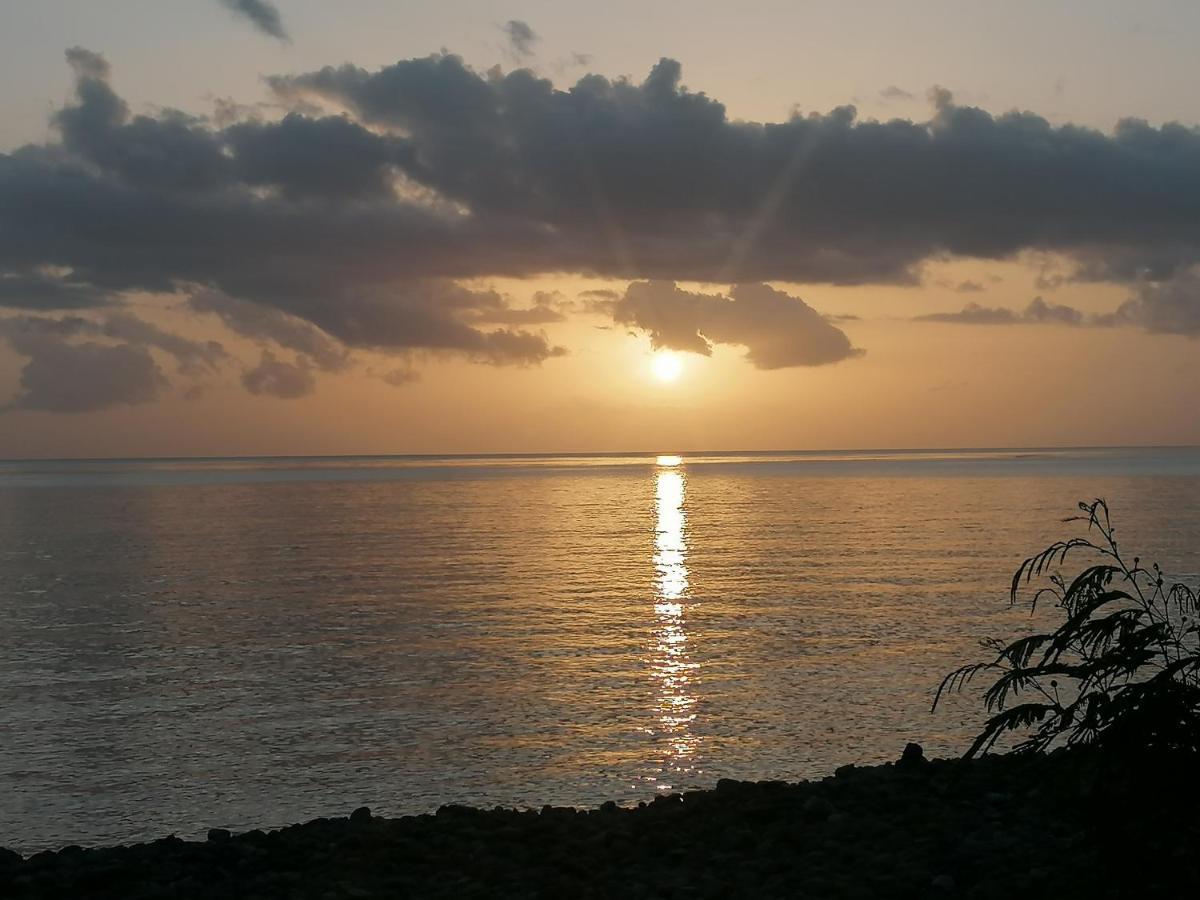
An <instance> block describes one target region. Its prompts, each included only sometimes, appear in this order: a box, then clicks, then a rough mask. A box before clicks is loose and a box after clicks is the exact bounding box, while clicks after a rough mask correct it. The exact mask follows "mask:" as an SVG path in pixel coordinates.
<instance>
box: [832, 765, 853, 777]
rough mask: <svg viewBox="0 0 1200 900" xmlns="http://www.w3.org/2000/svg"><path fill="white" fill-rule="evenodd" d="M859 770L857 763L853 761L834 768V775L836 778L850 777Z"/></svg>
mask: <svg viewBox="0 0 1200 900" xmlns="http://www.w3.org/2000/svg"><path fill="white" fill-rule="evenodd" d="M857 770H858V767H857V766H856V765H854V764H853V763H851V764H850V765H846V766H838V767H837V768H836V769H834V770H833V777H834V778H849V777H850V776H851V775H853V774H854V773H855V772H856V771H857Z"/></svg>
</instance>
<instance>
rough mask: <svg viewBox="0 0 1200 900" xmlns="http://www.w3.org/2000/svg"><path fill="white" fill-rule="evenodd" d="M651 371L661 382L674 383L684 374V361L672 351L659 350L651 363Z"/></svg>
mask: <svg viewBox="0 0 1200 900" xmlns="http://www.w3.org/2000/svg"><path fill="white" fill-rule="evenodd" d="M650 371H651V372H653V373H654V377H655V378H657V379H658V380H659V381H674V380H675V379H676V378H678V377H679V376H680V375H681V374H683V359H682V358H681V357H680V356H679V354H678V353H672V352H671V351H670V350H659V351H658V352H657V353H655V354H654V358H653V359H652V360H651V361H650Z"/></svg>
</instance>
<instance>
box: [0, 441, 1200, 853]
mask: <svg viewBox="0 0 1200 900" xmlns="http://www.w3.org/2000/svg"><path fill="white" fill-rule="evenodd" d="M1093 497H1104V498H1106V499H1107V500H1108V501H1109V504H1110V506H1111V507H1112V510H1113V516H1114V521H1115V523H1116V525H1117V535H1118V538H1120V539H1121V541H1122V544H1123V546H1124V547H1125V548H1126V549H1127V550H1129V552H1130V554H1131V555H1132V554H1133V553H1135V552H1136V553H1139V554H1140V555H1141V556H1142V558H1143V559H1144V560H1145V559H1157V560H1158V561H1159V562H1160V563H1161V564H1162V565H1163V567H1164V568H1165V569H1167V571H1168V574H1169V575H1171V576H1173V577H1175V578H1183V579H1189V580H1191V581H1193V582H1194V581H1195V579H1196V578H1197V574H1196V573H1197V571H1198V570H1200V540H1198V539H1200V450H1197V449H1191V448H1170V449H1105V450H1019V451H1013V450H984V451H902V452H858V453H753V454H682V455H680V456H658V455H654V454H623V455H605V456H587V455H574V456H477V457H369V458H368V457H344V458H342V457H339V458H294V459H293V458H272V459H213V460H114V461H32V462H31V461H12V462H0V796H2V797H3V798H4V799H3V802H2V803H0V846H8V847H12V848H14V849H17V850H21V851H24V852H29V851H33V850H38V849H45V848H51V847H58V846H62V845H64V844H70V843H79V844H85V845H98V844H111V843H116V842H129V841H135V840H145V839H152V838H157V837H161V836H164V835H166V834H168V833H175V834H177V835H179V836H181V837H187V838H193V837H197V836H203V834H204V832H205V830H206V829H208V828H209V827H225V828H231V829H234V830H244V829H248V828H255V827H260V828H266V827H273V826H279V825H283V824H287V823H290V822H295V821H303V820H307V819H310V818H314V817H316V816H320V815H345V814H348V813H349V811H350V810H352V809H353V808H355V807H357V806H359V805H364V804H365V805H369V806H371V807H372V808H373V809H374V810H375V811H376V812H377V813H382V814H388V815H398V814H409V813H426V812H432V811H434V810H435V809H436V808H437V807H438V806H440V805H442V804H445V803H465V804H471V805H478V806H488V807H491V806H496V805H502V806H518V807H540V806H542V805H543V804H547V803H549V804H554V805H572V806H594V805H598V804H599V803H602V802H603V801H605V800H609V799H613V800H617V801H618V802H621V803H625V804H631V803H636V802H638V801H642V800H647V799H650V798H653V797H654V796H655V795H656V794H659V793H663V792H667V791H681V790H687V789H690V788H697V787H709V786H712V785H713V784H714V783H715V782H716V781H717V779H719V778H739V779H763V778H770V779H798V778H812V777H822V776H825V775H828V774H831V773H832V772H833V770H834V769H835V768H836V767H837V766H840V765H843V764H845V763H876V762H882V761H887V760H892V759H895V758H897V757H898V756H899V753H900V751H901V750H902V749H903V747H904V745H905V743H906V742H908V741H917V742H919V743H921V744H922V745H923V746H924V747H925V750H926V753H927V754H928V755H947V754H957V753H959V752H961V751H962V750H963V749H964V747H965V746H966V745H967V744H968V743H969V741H970V738H971V737H972V736H973V735H974V733H975V731H976V729H977V727H978V725H979V723H980V721H981V720H982V711H981V708H980V707H979V705H978V700H977V697H975V696H974V695H964V696H962V697H953V698H951V699H950V701H949V702H948V703H947V704H946V705H945V706H941V707H939V708H938V710H937V712H936V713H931V711H930V703H931V700H932V697H933V692H934V690H935V689H936V687H937V685H938V683H939V681H940V680H941V677H942V676H943V675H944V674H945V673H946V672H947V671H948V670H949V669H951V668H953V667H955V666H957V665H959V664H960V663H962V662H966V661H971V660H975V659H979V658H980V657H981V652H982V651H981V650H980V648H979V642H980V640H981V639H983V638H986V637H989V636H998V637H1005V636H1009V635H1014V634H1016V633H1018V632H1020V631H1021V630H1023V629H1029V628H1031V627H1033V626H1034V625H1035V624H1036V622H1035V621H1034V620H1031V618H1030V615H1029V613H1028V610H1027V609H1022V608H1017V609H1014V608H1010V605H1009V601H1008V586H1009V581H1010V579H1011V576H1012V572H1013V571H1014V569H1015V568H1016V566H1017V565H1018V564H1019V563H1020V562H1021V560H1022V559H1024V558H1025V557H1026V556H1028V555H1030V554H1031V553H1033V552H1034V551H1036V550H1039V549H1041V548H1042V547H1043V546H1044V545H1046V544H1048V543H1049V542H1051V541H1052V540H1055V539H1057V538H1059V537H1061V536H1064V535H1066V534H1068V533H1075V530H1077V529H1078V526H1076V525H1066V524H1063V523H1062V522H1061V519H1062V518H1064V517H1065V516H1069V515H1071V514H1072V513H1073V512H1075V510H1076V503H1077V502H1078V501H1080V500H1090V499H1091V498H1093Z"/></svg>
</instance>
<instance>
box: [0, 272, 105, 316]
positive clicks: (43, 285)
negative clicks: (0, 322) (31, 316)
mask: <svg viewBox="0 0 1200 900" xmlns="http://www.w3.org/2000/svg"><path fill="white" fill-rule="evenodd" d="M112 301H113V298H112V296H111V294H110V293H109V292H108V291H106V290H104V289H103V288H99V287H96V286H94V285H91V284H87V283H86V282H76V281H72V280H71V279H70V277H63V276H56V275H49V274H46V273H44V272H39V271H26V272H0V307H9V308H15V309H86V308H88V307H93V306H105V305H107V304H109V303H111V302H112Z"/></svg>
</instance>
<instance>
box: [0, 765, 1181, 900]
mask: <svg viewBox="0 0 1200 900" xmlns="http://www.w3.org/2000/svg"><path fill="white" fill-rule="evenodd" d="M1196 784H1197V778H1196V773H1195V768H1194V764H1193V763H1192V762H1191V761H1190V760H1167V761H1161V762H1157V761H1156V762H1155V763H1153V764H1144V763H1143V764H1139V765H1138V766H1136V767H1133V768H1130V767H1128V766H1115V765H1113V764H1112V763H1111V762H1105V761H1101V760H1097V759H1094V758H1092V757H1089V756H1087V755H1085V754H1083V753H1080V752H1075V751H1072V752H1064V753H1057V754H1052V755H1050V756H1044V757H1016V756H995V757H987V758H984V759H981V760H972V761H964V760H932V761H927V760H925V759H924V758H923V756H922V755H921V754H920V748H918V747H916V745H910V746H909V748H908V749H907V750H906V751H905V754H904V756H903V757H902V758H901V760H900V761H898V762H897V763H895V764H889V765H885V766H874V767H866V768H858V767H854V766H846V767H843V768H841V769H839V770H838V771H837V773H836V774H835V775H834V776H832V777H829V778H825V779H823V780H821V781H813V782H801V783H799V784H786V783H783V782H757V783H754V782H734V781H721V782H719V783H718V784H717V786H716V787H715V788H714V789H713V790H708V791H696V792H688V793H685V794H682V795H679V794H674V795H670V796H663V797H659V798H658V799H656V800H654V801H653V802H651V803H647V804H643V805H640V806H638V807H637V808H635V809H624V808H620V807H617V806H616V805H615V804H612V803H607V804H605V805H603V806H601V807H600V808H599V809H589V810H578V809H570V808H552V807H545V808H543V809H541V810H532V811H518V810H509V809H494V810H480V809H471V808H467V807H461V806H444V807H442V808H441V809H439V810H438V811H437V813H436V814H433V815H425V816H409V817H404V818H396V819H385V818H381V817H377V816H373V815H372V814H371V813H370V811H369V810H368V809H365V808H363V809H358V810H355V811H354V813H353V814H352V815H350V816H348V817H345V818H328V819H324V818H323V819H316V820H314V821H312V822H308V823H305V824H303V825H293V826H291V827H288V828H282V829H280V830H278V831H271V832H265V833H264V832H262V831H250V832H247V833H245V834H237V835H231V834H229V833H228V832H225V831H221V830H213V831H212V832H210V834H209V836H208V840H207V841H194V842H189V841H182V840H179V839H177V838H175V837H166V838H163V839H161V840H157V841H153V842H151V843H146V844H137V845H134V846H121V847H106V848H94V849H85V848H80V847H65V848H63V849H62V850H59V851H58V852H43V853H37V854H34V855H32V856H30V857H29V858H27V859H23V858H21V857H20V856H19V855H17V854H15V853H12V852H10V851H7V850H0V897H6V898H9V897H11V898H43V897H70V898H92V897H94V898H121V900H137V898H193V897H197V898H200V897H203V898H209V897H212V898H244V900H252V898H262V900H266V898H274V897H295V898H322V900H325V898H329V900H333V898H367V897H528V898H539V897H546V898H549V897H573V898H574V897H579V898H586V897H623V898H642V897H646V898H651V897H653V898H658V897H662V898H668V897H680V898H682V897H688V898H691V897H713V898H716V897H756V898H757V897H764V898H767V897H813V898H825V897H829V898H841V897H844V898H868V897H880V898H908V897H914V898H917V897H920V898H924V897H933V898H951V897H963V898H979V900H983V898H1006V900H1007V898H1012V897H1020V898H1022V900H1030V898H1040V897H1047V898H1056V900H1061V898H1071V897H1143V896H1144V897H1168V898H1170V897H1189V896H1200V895H1197V894H1193V893H1192V892H1193V891H1195V890H1197V889H1200V854H1198V853H1197V852H1196V848H1197V847H1200V827H1198V826H1197V822H1196V819H1197V815H1196V811H1197V810H1198V809H1200V806H1198V805H1197V799H1198V798H1200V790H1198V788H1197V786H1196Z"/></svg>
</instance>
